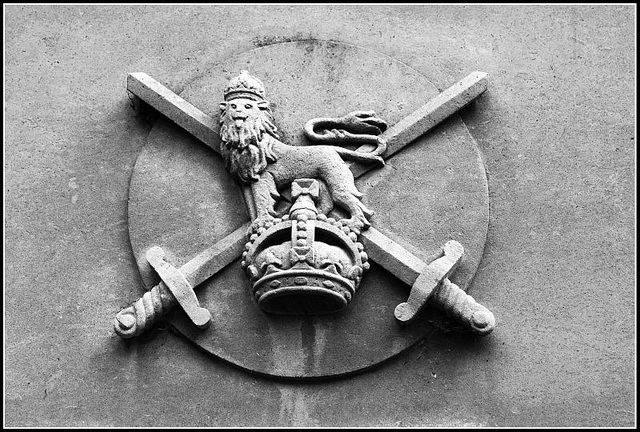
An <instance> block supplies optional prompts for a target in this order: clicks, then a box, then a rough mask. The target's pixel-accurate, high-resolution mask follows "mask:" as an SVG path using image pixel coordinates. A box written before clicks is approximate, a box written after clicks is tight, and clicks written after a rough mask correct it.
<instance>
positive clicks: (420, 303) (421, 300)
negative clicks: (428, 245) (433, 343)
mask: <svg viewBox="0 0 640 432" xmlns="http://www.w3.org/2000/svg"><path fill="white" fill-rule="evenodd" d="M443 251H444V255H443V256H442V257H440V258H438V259H436V260H434V261H433V262H432V263H431V264H429V265H428V266H427V267H426V268H425V269H424V270H423V271H422V273H420V275H419V276H418V278H417V279H416V281H415V282H414V283H413V286H412V287H411V292H410V293H409V299H408V300H407V301H406V302H404V303H400V304H399V305H398V306H396V309H395V311H394V315H395V317H396V319H397V320H398V321H399V322H400V324H409V323H410V322H411V321H413V320H414V319H415V318H416V316H417V315H418V313H419V312H420V311H421V310H422V309H423V308H424V307H425V306H426V304H427V301H428V300H429V298H430V297H431V295H432V294H433V292H434V290H435V289H436V288H437V287H438V286H439V285H440V284H441V283H442V281H443V280H444V279H446V278H447V277H448V276H449V275H450V274H451V273H453V271H454V270H455V269H456V267H458V264H459V263H460V261H461V260H462V255H463V254H464V248H463V247H462V245H461V244H460V243H458V242H457V241H455V240H450V241H448V242H447V243H446V244H445V245H444V247H443Z"/></svg>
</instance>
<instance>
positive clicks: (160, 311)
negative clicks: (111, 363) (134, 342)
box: [113, 282, 178, 339]
mask: <svg viewBox="0 0 640 432" xmlns="http://www.w3.org/2000/svg"><path fill="white" fill-rule="evenodd" d="M177 304H178V301H177V300H176V298H175V297H174V296H173V294H171V291H169V289H168V288H167V286H166V285H165V283H164V282H160V283H159V284H158V285H156V286H155V287H153V288H152V289H151V290H150V291H147V292H146V293H145V294H144V295H143V296H142V297H140V298H139V299H138V300H137V301H135V302H134V303H132V304H131V305H130V306H128V307H126V308H124V309H122V310H121V311H120V312H118V314H117V315H116V317H115V319H114V321H113V327H114V330H115V332H116V333H117V334H118V336H120V337H122V338H125V339H127V338H132V337H135V336H139V335H141V334H142V333H143V332H144V331H145V330H146V329H148V328H149V327H152V326H153V325H154V324H155V323H156V322H157V321H159V320H160V319H161V318H162V317H163V316H164V315H165V314H166V313H168V312H169V311H170V310H171V309H173V308H174V307H175V306H176V305H177Z"/></svg>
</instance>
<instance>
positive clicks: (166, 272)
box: [114, 71, 495, 338]
mask: <svg viewBox="0 0 640 432" xmlns="http://www.w3.org/2000/svg"><path fill="white" fill-rule="evenodd" d="M486 89H487V74H486V73H484V72H477V71H476V72H473V73H471V74H469V75H468V76H467V77H465V78H464V79H462V80H461V81H458V82H457V83H455V84H454V85H452V86H451V87H449V88H448V89H446V90H445V91H443V92H442V93H440V94H439V95H437V96H436V97H434V98H433V99H431V100H430V101H428V102H427V103H426V104H425V105H423V106H422V107H420V108H419V109H417V110H416V111H414V112H413V113H412V114H410V115H408V116H407V117H405V118H404V119H403V120H401V121H400V122H398V123H396V124H395V125H394V126H393V127H391V128H389V129H387V130H386V131H385V132H383V133H382V135H381V136H380V137H381V138H383V139H385V140H386V141H387V150H386V152H385V154H384V158H385V159H387V158H389V157H390V156H391V155H393V154H395V153H397V152H399V151H400V150H402V149H403V148H404V147H406V146H408V145H409V144H411V143H412V142H413V141H414V140H415V139H417V138H418V137H419V136H421V135H423V134H424V133H426V132H427V131H428V130H430V129H432V128H433V127H435V126H436V125H438V124H439V123H441V122H442V121H443V120H445V119H446V118H447V117H449V116H450V115H452V114H454V113H456V112H457V111H459V110H460V109H462V108H463V107H465V106H466V105H468V104H469V103H471V102H472V101H474V100H475V99H476V98H477V97H478V96H480V95H481V94H482V93H483V92H484V91H485V90H486ZM127 90H128V91H129V92H130V93H131V94H132V95H133V98H134V102H138V103H139V102H140V101H143V102H144V103H146V104H147V105H149V106H151V107H152V108H154V109H155V110H157V111H159V112H160V113H161V114H163V115H164V116H165V117H167V118H168V119H169V120H171V121H173V122H174V123H176V124H177V125H178V126H180V127H181V128H183V129H184V130H186V131H187V132H189V133H190V134H191V135H193V136H194V137H195V138H197V139H198V140H200V141H202V142H203V143H204V144H205V145H207V146H209V147H211V148H212V149H213V150H214V151H215V152H216V153H218V154H220V136H219V134H218V132H217V131H216V130H215V123H216V121H215V120H214V119H213V118H212V117H210V116H208V115H207V114H205V113H204V112H202V111H200V110H199V109H198V108H196V107H195V106H193V105H191V104H190V103H189V102H187V101H186V100H184V99H183V98H181V97H180V96H178V95H177V94H175V93H174V92H172V91H171V90H169V89H168V88H167V87H165V86H164V85H162V84H160V83H159V82H158V81H156V80H154V79H153V78H151V77H150V76H148V75H147V74H145V73H141V72H138V73H131V74H129V75H128V77H127ZM372 148H373V146H371V145H370V144H365V145H362V146H360V147H359V148H358V149H357V151H365V152H366V151H370V150H372ZM346 163H347V164H349V167H350V169H351V171H352V172H353V176H354V178H357V177H360V176H361V175H363V174H364V173H366V172H367V171H369V170H370V169H372V168H373V166H365V165H362V164H358V163H351V162H346ZM242 192H243V195H244V199H245V203H246V204H247V207H248V211H249V214H250V216H251V218H252V219H254V218H255V207H254V206H253V200H252V199H251V196H250V194H251V192H250V189H249V188H248V187H246V186H243V187H242ZM250 226H251V222H247V223H245V224H244V225H242V226H241V227H239V228H238V229H236V230H235V231H233V232H232V233H230V234H228V235H227V236H226V237H224V238H223V239H221V240H219V241H218V242H217V243H216V244H214V245H213V246H211V247H209V248H208V249H205V250H204V251H202V252H201V253H199V254H198V255H196V256H195V257H194V258H193V259H191V260H190V261H188V262H187V263H186V264H184V265H183V266H182V267H180V268H179V269H178V268H176V267H174V266H173V265H171V264H170V263H168V262H167V261H166V260H165V259H164V252H163V250H162V249H161V248H160V247H157V246H156V247H153V248H151V249H149V250H148V251H147V253H146V258H147V260H148V261H149V264H151V266H152V267H153V268H154V269H155V270H156V272H157V273H158V275H159V276H160V279H161V282H160V283H158V284H157V285H156V286H155V287H153V288H152V289H151V290H149V291H147V292H146V293H145V294H144V295H143V296H142V297H141V298H140V299H138V300H137V301H136V302H134V303H133V304H131V305H130V306H128V307H126V308H124V309H123V310H121V311H120V312H119V313H118V314H117V315H116V318H115V319H114V329H115V332H116V333H117V334H118V335H119V336H121V337H123V338H130V337H134V336H138V335H140V334H141V333H142V332H144V331H145V330H146V329H147V328H149V327H151V326H152V325H153V324H155V322H156V321H158V320H159V319H160V318H161V317H162V316H163V315H164V314H166V313H167V312H169V311H170V310H171V309H173V308H174V307H175V306H176V305H180V306H181V307H182V309H184V311H185V312H186V314H187V315H188V316H189V318H190V319H191V321H192V322H193V324H194V325H196V326H197V327H198V328H201V329H203V328H206V327H208V326H209V325H210V323H211V313H210V312H209V310H207V309H206V308H203V307H200V305H199V303H198V299H197V297H196V294H195V291H194V287H196V286H198V285H200V284H201V283H203V282H204V281H206V280H207V279H209V278H210V277H211V276H213V275H214V274H216V273H217V272H219V271H220V270H222V269H223V268H224V267H226V266H227V265H229V264H231V263H232V262H233V261H235V260H236V259H237V258H238V257H239V256H240V255H241V254H242V252H243V251H244V248H245V243H246V241H247V237H246V236H247V231H248V229H249V227H250ZM360 237H361V238H360V242H361V243H362V244H363V245H364V247H365V250H366V251H367V253H368V255H369V259H371V260H373V261H374V262H376V263H377V264H378V265H380V266H381V267H383V268H384V269H386V270H387V271H389V272H390V273H392V274H393V275H395V276H396V277H397V278H398V279H400V280H401V281H402V282H404V283H406V284H407V285H410V286H411V291H410V293H409V298H408V299H407V301H406V302H403V303H400V304H399V305H397V307H396V308H395V310H394V315H395V318H396V320H397V321H398V323H399V324H401V325H406V324H409V323H410V322H411V321H413V320H414V319H415V318H416V317H417V316H418V313H419V312H420V311H421V310H422V309H424V308H425V307H426V305H427V304H431V305H433V306H435V307H436V308H438V309H440V310H442V311H443V312H444V313H445V314H446V315H448V316H449V317H451V318H453V319H455V320H456V321H458V322H460V323H461V324H462V325H463V326H464V327H465V328H467V329H469V330H470V331H472V332H473V333H476V334H479V335H483V336H484V335H487V334H489V333H491V331H492V330H493V329H494V327H495V318H494V316H493V314H492V313H491V312H490V311H489V310H488V309H487V308H485V307H484V306H482V305H481V304H479V303H477V302H476V301H475V299H474V298H473V297H471V296H470V295H468V294H467V293H466V292H465V291H464V290H462V289H461V288H460V287H458V286H457V285H456V284H454V283H453V282H451V281H450V280H449V275H451V273H453V271H454V270H455V269H456V268H457V266H458V264H459V263H460V261H461V260H462V256H463V253H464V248H463V247H462V245H461V244H460V243H458V242H457V241H455V240H450V241H448V242H447V243H446V244H445V245H444V246H443V247H442V248H441V249H440V250H439V252H438V253H437V254H435V255H434V256H432V257H431V259H430V262H425V261H424V260H422V259H420V258H418V257H417V256H415V255H414V254H412V253H411V252H409V251H408V250H406V249H405V248H404V247H402V246H401V245H400V244H398V243H397V242H395V241H393V240H391V239H390V238H389V237H387V236H386V235H384V234H383V233H381V232H380V231H378V230H377V229H375V228H373V227H369V228H368V229H367V230H364V231H362V233H361V235H360Z"/></svg>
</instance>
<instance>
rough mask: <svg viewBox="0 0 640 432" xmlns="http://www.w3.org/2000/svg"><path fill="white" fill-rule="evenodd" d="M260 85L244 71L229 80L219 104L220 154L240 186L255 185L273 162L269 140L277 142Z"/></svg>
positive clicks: (274, 128) (275, 129)
mask: <svg viewBox="0 0 640 432" xmlns="http://www.w3.org/2000/svg"><path fill="white" fill-rule="evenodd" d="M276 131H277V128H276V126H275V125H274V124H273V116H272V114H271V110H270V108H269V102H267V101H266V100H265V99H264V88H263V87H262V83H261V82H260V81H259V80H257V79H256V78H253V77H251V76H250V75H248V74H247V72H246V71H242V73H241V74H240V75H239V76H238V77H236V78H234V79H233V80H231V82H230V84H229V86H227V88H226V89H225V101H224V102H222V103H220V138H221V140H222V145H221V148H220V151H221V154H222V156H223V157H224V159H225V163H226V167H227V170H228V171H229V172H230V173H231V174H232V175H234V176H235V175H237V176H238V178H239V179H240V180H241V181H243V182H250V181H257V180H258V178H259V175H260V174H261V173H262V172H263V171H264V170H265V168H266V167H267V164H268V163H270V162H275V156H274V155H273V152H272V151H271V144H272V142H271V139H270V138H269V137H268V135H270V136H272V137H274V138H278V135H277V133H276Z"/></svg>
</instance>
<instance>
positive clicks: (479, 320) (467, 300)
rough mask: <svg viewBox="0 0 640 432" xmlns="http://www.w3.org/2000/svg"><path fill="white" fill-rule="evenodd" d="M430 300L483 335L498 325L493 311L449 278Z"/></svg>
mask: <svg viewBox="0 0 640 432" xmlns="http://www.w3.org/2000/svg"><path fill="white" fill-rule="evenodd" d="M429 300H430V302H431V304H433V305H434V306H435V307H437V308H438V309H441V310H442V311H444V313H445V314H446V315H448V316H450V317H451V318H454V319H456V320H457V321H459V322H461V323H462V324H463V325H464V326H465V327H467V328H468V329H470V330H471V331H472V332H474V333H476V334H479V335H481V336H486V335H488V334H489V333H491V332H492V331H493V329H494V327H495V326H496V319H495V317H494V316H493V314H492V313H491V311H489V309H487V308H486V307H484V306H482V305H481V304H480V303H478V302H476V301H475V299H474V298H473V297H471V296H470V295H468V294H467V293H466V292H464V291H463V290H462V289H461V288H460V287H459V286H458V285H456V284H454V283H453V282H451V281H450V280H449V279H448V278H445V279H444V280H443V281H442V283H441V284H440V287H439V288H438V289H436V291H435V292H434V293H433V294H432V296H431V298H430V299H429Z"/></svg>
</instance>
